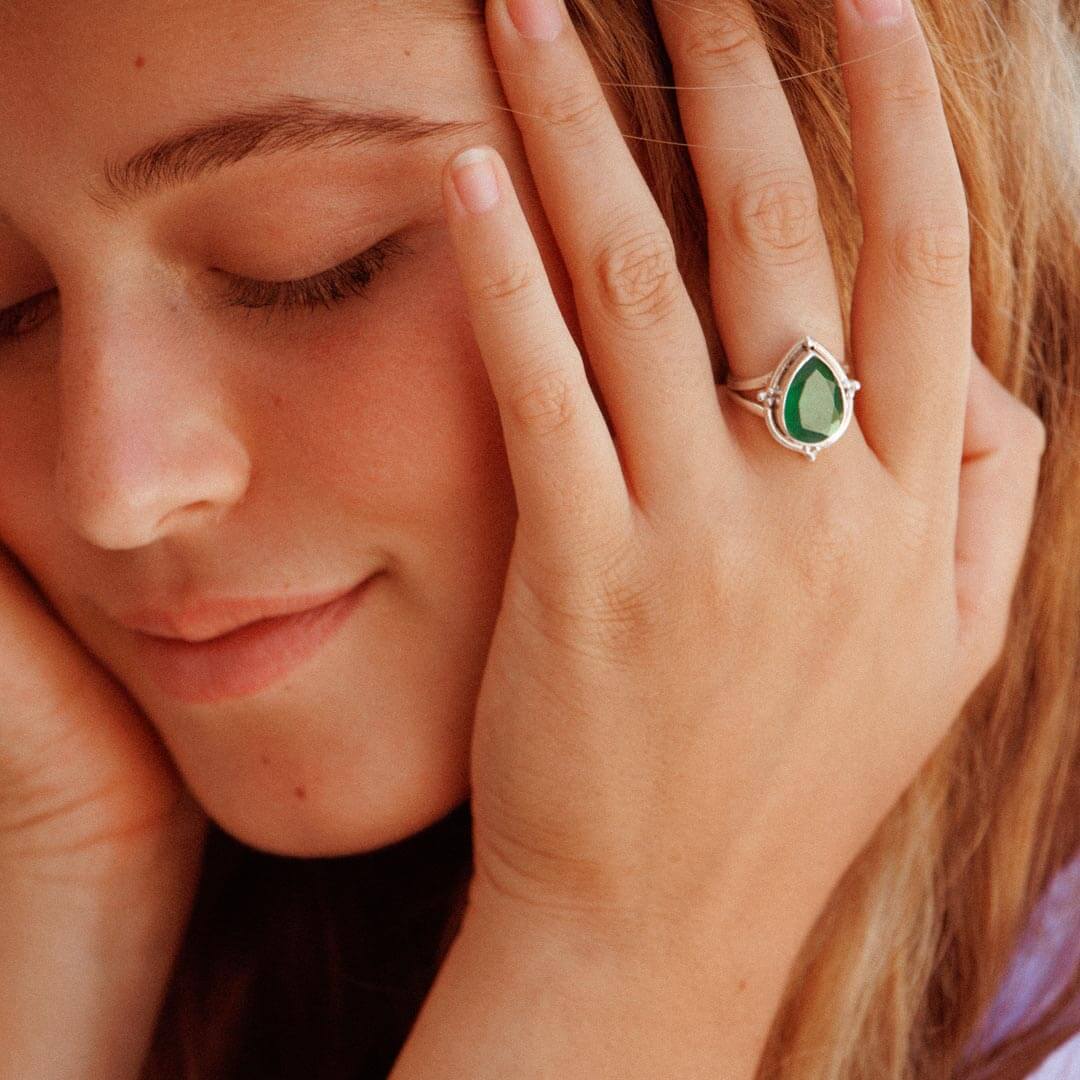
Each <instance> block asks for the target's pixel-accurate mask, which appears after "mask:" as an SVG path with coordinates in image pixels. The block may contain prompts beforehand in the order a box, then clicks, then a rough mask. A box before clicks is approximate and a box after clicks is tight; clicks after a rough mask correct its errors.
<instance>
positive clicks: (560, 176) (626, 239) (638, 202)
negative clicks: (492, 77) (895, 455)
mask: <svg viewBox="0 0 1080 1080" xmlns="http://www.w3.org/2000/svg"><path fill="white" fill-rule="evenodd" d="M541 7H549V8H550V9H551V11H552V13H553V15H554V21H553V22H552V23H551V24H550V25H551V26H553V27H554V29H555V32H554V36H549V37H546V38H540V37H529V36H526V34H527V33H528V27H529V21H528V19H529V15H530V13H531V15H532V16H533V17H534V18H535V17H536V15H537V14H538V12H539V9H540V8H541ZM486 8H487V11H486V14H487V22H488V29H489V38H490V42H491V48H492V52H493V55H494V57H495V60H496V63H497V65H498V68H499V77H500V79H501V81H502V85H503V90H504V93H505V96H506V99H507V102H508V104H509V106H510V108H511V110H512V112H513V114H514V118H515V120H516V122H517V126H518V128H519V130H520V132H521V135H522V139H523V143H524V148H525V153H526V157H527V159H528V162H529V166H530V171H531V172H532V175H533V177H534V179H535V181H536V186H537V190H538V192H539V195H540V199H541V201H542V203H543V206H544V211H545V214H546V217H547V219H548V221H549V223H550V225H551V229H552V232H553V233H554V235H555V238H556V240H557V241H558V244H559V249H560V253H561V255H562V258H563V261H564V262H565V263H566V267H567V270H568V272H569V274H570V277H571V280H572V281H573V286H574V298H575V301H576V306H577V310H578V315H579V318H580V322H581V332H582V337H583V339H584V342H585V345H586V349H587V352H588V359H589V362H590V364H591V367H592V368H593V372H594V374H595V376H596V382H597V385H598V386H599V388H600V390H601V391H602V394H603V398H604V404H605V405H606V408H607V412H608V414H609V416H610V417H611V423H612V427H613V428H614V433H615V436H616V442H617V445H618V448H619V451H620V457H621V460H622V462H623V465H624V470H625V472H626V474H627V482H628V486H629V487H630V490H631V491H632V492H633V493H634V495H635V496H636V497H637V501H638V503H639V504H640V505H642V506H643V507H645V508H650V507H651V508H652V509H658V508H660V507H662V506H663V505H665V504H666V505H669V506H670V505H671V503H672V500H673V499H674V500H676V501H679V502H681V501H682V500H685V499H692V500H695V501H696V500H700V499H702V498H704V497H705V496H706V494H707V493H711V492H714V491H715V483H716V477H717V475H721V474H722V471H726V470H723V469H722V466H723V461H724V457H723V455H724V450H725V447H726V449H727V450H728V451H729V456H728V457H727V461H728V463H729V465H733V464H734V462H735V454H736V452H737V449H738V448H737V446H736V444H735V441H734V437H733V436H732V434H731V433H730V431H729V430H728V428H727V425H726V424H725V422H724V419H723V413H722V412H721V410H720V408H719V407H718V404H717V390H716V385H715V381H714V379H713V374H712V366H711V363H710V359H709V352H708V344H707V341H706V339H705V335H704V331H703V330H702V327H701V322H700V320H699V318H698V314H697V311H696V309H695V308H694V305H693V302H692V300H691V299H690V295H689V293H688V291H687V289H686V285H685V282H684V281H683V279H682V276H681V274H680V272H679V269H678V266H677V263H676V257H675V251H674V245H673V243H672V239H671V233H670V230H669V229H668V226H667V223H666V222H665V221H664V217H663V215H662V214H661V212H660V209H659V207H658V206H657V204H656V201H655V200H654V198H653V196H652V193H651V192H650V190H649V187H648V185H647V184H646V182H645V179H644V177H643V176H642V175H641V172H640V171H639V170H638V167H637V164H636V162H635V161H634V158H633V155H632V154H631V153H630V150H629V148H628V147H627V145H626V142H625V140H624V138H623V135H622V133H621V131H620V130H619V127H618V124H617V123H616V120H615V117H614V115H613V113H612V111H611V108H610V106H609V105H608V102H607V99H606V98H605V96H604V93H603V90H602V89H601V86H600V83H599V80H598V79H597V77H596V72H595V70H594V69H593V67H592V64H591V62H590V60H589V56H588V53H587V52H586V50H585V48H584V45H583V44H582V42H581V40H580V38H579V37H578V35H577V33H576V32H575V31H574V28H573V26H572V24H571V22H570V20H569V18H568V16H567V13H566V9H565V6H564V4H563V0H547V2H543V3H542V2H541V0H509V2H508V0H490V2H489V3H488V4H487V5H486ZM535 25H536V24H535V23H533V26H535ZM519 27H520V29H519Z"/></svg>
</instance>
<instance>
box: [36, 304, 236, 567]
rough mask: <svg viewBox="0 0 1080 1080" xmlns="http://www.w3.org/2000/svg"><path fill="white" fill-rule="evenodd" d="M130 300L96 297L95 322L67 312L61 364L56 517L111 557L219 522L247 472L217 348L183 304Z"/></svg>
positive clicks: (76, 313) (76, 312)
mask: <svg viewBox="0 0 1080 1080" xmlns="http://www.w3.org/2000/svg"><path fill="white" fill-rule="evenodd" d="M127 299H128V302H127V303H126V304H125V303H122V302H120V301H119V298H118V297H117V296H115V295H114V296H113V297H112V298H111V302H109V303H107V304H103V302H102V300H101V297H100V294H99V295H98V296H97V297H96V298H95V303H96V306H95V309H94V314H93V317H92V318H91V317H88V316H85V315H83V314H82V313H81V312H80V311H79V310H77V309H76V310H74V311H73V310H72V306H71V305H68V306H67V308H66V309H65V312H64V329H63V337H64V340H63V344H62V346H61V355H60V365H59V417H58V428H57V430H58V437H57V439H58V445H57V452H56V459H55V460H56V465H55V474H54V476H55V484H56V490H57V493H58V498H59V503H60V514H61V516H62V517H63V518H64V519H66V521H67V522H68V523H69V524H70V525H71V527H72V528H73V529H74V530H75V531H76V532H77V533H79V534H80V535H81V536H83V537H84V538H85V539H86V540H88V541H90V542H91V543H93V544H95V545H97V546H98V547H101V548H107V549H111V550H118V549H127V548H135V547H140V546H143V545H145V544H150V543H152V542H153V541H155V540H159V539H162V538H163V537H165V536H168V535H170V534H172V533H176V532H179V531H190V530H192V529H195V528H198V527H200V526H203V525H205V524H206V523H207V522H212V521H214V520H216V519H217V518H218V517H220V516H221V515H222V514H223V513H224V512H225V511H227V510H228V508H229V507H230V506H232V505H233V504H235V503H236V502H237V501H238V500H240V499H241V498H242V497H243V495H244V493H245V491H246V490H247V485H248V482H249V478H250V474H251V462H250V459H249V456H248V453H247V450H246V448H245V446H244V445H243V443H242V441H241V440H240V438H239V436H238V434H237V432H236V431H235V430H234V425H233V424H231V423H230V420H229V403H228V401H227V394H226V392H225V382H224V379H223V377H222V376H221V373H220V372H218V373H214V372H213V371H212V370H211V366H210V362H211V360H212V352H213V345H212V343H211V342H208V341H207V340H206V336H205V335H204V336H203V338H202V340H201V342H200V340H199V338H198V335H197V333H195V332H194V329H193V324H192V320H190V319H185V318H183V316H182V311H183V307H182V305H178V304H176V303H175V302H172V301H170V300H169V299H168V298H164V297H162V298H159V299H158V300H157V302H156V303H153V302H148V300H147V297H146V296H145V295H142V296H140V297H139V298H138V301H137V302H136V301H135V299H134V297H132V296H130V295H129V296H128V297H127ZM200 345H201V347H200Z"/></svg>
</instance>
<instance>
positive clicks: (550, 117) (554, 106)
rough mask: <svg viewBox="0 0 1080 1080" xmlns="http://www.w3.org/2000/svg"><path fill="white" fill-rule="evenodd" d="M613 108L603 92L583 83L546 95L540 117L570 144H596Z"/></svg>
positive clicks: (562, 140) (540, 106)
mask: <svg viewBox="0 0 1080 1080" xmlns="http://www.w3.org/2000/svg"><path fill="white" fill-rule="evenodd" d="M610 112H611V109H610V106H609V105H608V103H607V100H606V99H605V98H604V97H603V95H602V94H601V93H599V92H598V91H597V90H595V89H593V88H590V87H582V86H572V87H569V88H567V89H564V90H563V91H562V92H561V93H559V94H556V95H553V96H552V97H549V98H545V99H544V100H543V101H541V103H540V105H539V106H538V108H537V115H538V116H539V117H540V119H541V120H542V121H543V122H544V123H545V124H548V125H550V126H552V127H554V128H557V129H558V131H557V138H558V139H559V141H560V142H561V143H563V144H564V145H566V146H568V147H570V148H578V147H583V146H591V145H593V144H594V143H595V142H596V137H597V130H598V129H599V128H600V126H601V125H602V124H603V123H604V121H605V119H606V118H607V117H608V116H610Z"/></svg>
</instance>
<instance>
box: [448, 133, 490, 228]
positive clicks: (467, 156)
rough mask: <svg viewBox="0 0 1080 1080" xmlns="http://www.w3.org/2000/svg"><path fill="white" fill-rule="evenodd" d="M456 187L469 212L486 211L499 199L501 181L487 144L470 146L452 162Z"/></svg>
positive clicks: (452, 173)
mask: <svg viewBox="0 0 1080 1080" xmlns="http://www.w3.org/2000/svg"><path fill="white" fill-rule="evenodd" d="M450 174H451V176H452V177H453V180H454V189H455V190H456V191H457V193H458V198H459V199H461V202H462V204H463V205H464V207H465V209H466V210H468V211H469V213H470V214H486V213H487V212H488V211H489V210H490V209H491V208H492V207H493V206H495V204H496V203H497V202H498V201H499V180H498V177H496V175H495V167H494V165H493V164H492V160H491V151H490V150H489V149H488V148H487V147H485V146H470V147H469V149H468V150H462V152H461V153H460V154H458V156H457V157H456V158H454V160H453V161H452V162H451V163H450Z"/></svg>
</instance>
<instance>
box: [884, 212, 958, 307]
mask: <svg viewBox="0 0 1080 1080" xmlns="http://www.w3.org/2000/svg"><path fill="white" fill-rule="evenodd" d="M893 251H894V258H895V264H896V269H897V272H898V275H899V278H900V283H901V287H903V288H906V289H908V290H910V291H911V292H912V293H914V294H915V295H917V296H922V295H924V294H926V293H927V292H933V291H937V290H939V289H943V288H945V289H954V288H957V287H959V286H962V285H964V284H965V283H966V282H967V281H968V280H969V275H970V273H971V269H970V258H971V238H970V234H969V231H968V227H967V225H966V224H965V223H961V222H959V221H958V220H957V218H956V217H955V216H954V215H947V216H943V215H939V216H937V217H934V216H931V215H927V216H924V217H922V218H920V219H918V220H916V221H914V222H912V223H910V224H907V225H904V226H902V227H901V228H900V229H898V230H897V233H896V236H895V240H894V243H893Z"/></svg>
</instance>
